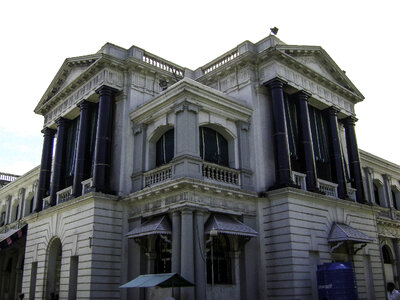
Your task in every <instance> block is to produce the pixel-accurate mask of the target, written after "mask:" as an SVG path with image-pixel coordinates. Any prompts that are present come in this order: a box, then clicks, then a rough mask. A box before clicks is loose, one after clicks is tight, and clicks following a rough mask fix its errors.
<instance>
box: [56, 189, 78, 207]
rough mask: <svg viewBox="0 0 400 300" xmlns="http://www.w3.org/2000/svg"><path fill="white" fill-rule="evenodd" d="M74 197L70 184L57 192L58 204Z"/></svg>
mask: <svg viewBox="0 0 400 300" xmlns="http://www.w3.org/2000/svg"><path fill="white" fill-rule="evenodd" d="M73 197H74V196H73V195H72V186H69V187H67V188H65V189H63V190H61V191H58V192H57V204H60V203H63V202H66V201H68V200H70V199H71V198H73Z"/></svg>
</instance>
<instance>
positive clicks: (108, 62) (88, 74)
mask: <svg viewBox="0 0 400 300" xmlns="http://www.w3.org/2000/svg"><path fill="white" fill-rule="evenodd" d="M77 66H80V67H84V66H87V69H85V70H84V71H83V72H82V73H81V74H80V75H79V76H77V77H76V78H74V79H73V80H72V81H71V82H69V83H68V84H67V85H65V86H63V84H65V82H66V80H67V78H68V75H69V73H70V72H71V70H72V69H73V68H74V67H77ZM105 68H108V69H109V70H115V71H122V70H123V69H124V67H123V62H122V61H120V60H118V59H116V58H113V57H111V56H109V55H105V54H95V55H91V56H87V57H79V58H73V59H66V61H65V62H64V64H63V65H62V67H61V68H60V70H59V71H58V73H57V75H56V76H55V77H54V79H53V81H52V83H51V84H50V86H49V87H48V89H47V91H46V92H45V94H44V95H43V97H42V99H41V100H40V102H39V103H38V105H37V106H36V108H35V110H34V111H35V113H37V114H41V115H46V114H47V113H48V112H49V111H51V110H52V109H53V108H54V107H56V106H57V105H58V104H59V103H60V102H63V101H64V99H65V98H68V97H69V96H71V95H73V94H75V93H76V91H79V90H81V88H82V86H84V85H87V83H88V82H90V80H91V79H93V77H94V76H95V75H96V74H98V72H99V71H101V70H102V69H105ZM61 87H62V88H61Z"/></svg>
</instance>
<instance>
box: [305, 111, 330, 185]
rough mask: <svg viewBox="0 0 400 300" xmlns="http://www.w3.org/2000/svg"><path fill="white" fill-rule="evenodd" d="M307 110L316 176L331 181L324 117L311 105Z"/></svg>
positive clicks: (326, 129)
mask: <svg viewBox="0 0 400 300" xmlns="http://www.w3.org/2000/svg"><path fill="white" fill-rule="evenodd" d="M308 110H309V114H310V127H311V135H312V139H313V148H314V158H315V164H316V168H317V176H318V178H321V179H324V180H327V181H332V172H331V164H330V158H329V144H328V127H327V126H328V124H327V120H326V117H325V115H324V113H323V112H322V111H320V110H318V109H316V108H314V107H312V106H309V107H308Z"/></svg>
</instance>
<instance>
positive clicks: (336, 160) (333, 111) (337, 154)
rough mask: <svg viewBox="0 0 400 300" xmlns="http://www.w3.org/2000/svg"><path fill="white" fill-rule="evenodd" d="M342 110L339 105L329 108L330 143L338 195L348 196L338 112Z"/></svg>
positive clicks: (343, 197) (341, 196) (340, 196)
mask: <svg viewBox="0 0 400 300" xmlns="http://www.w3.org/2000/svg"><path fill="white" fill-rule="evenodd" d="M339 111H340V110H339V109H338V108H337V107H333V106H332V107H330V108H328V109H327V113H328V127H329V133H330V145H331V147H330V148H331V159H332V166H333V170H334V178H335V179H336V183H337V184H338V196H339V198H342V199H345V198H347V189H346V181H345V178H344V170H343V158H342V151H341V148H340V139H339V128H338V119H337V114H338V112H339Z"/></svg>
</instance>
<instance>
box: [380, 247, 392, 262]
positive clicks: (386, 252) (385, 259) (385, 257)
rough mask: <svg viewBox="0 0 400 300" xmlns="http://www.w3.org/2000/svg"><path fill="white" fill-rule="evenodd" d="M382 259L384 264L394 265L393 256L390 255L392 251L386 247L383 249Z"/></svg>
mask: <svg viewBox="0 0 400 300" xmlns="http://www.w3.org/2000/svg"><path fill="white" fill-rule="evenodd" d="M382 257H383V263H384V264H391V263H392V256H391V254H390V249H389V247H388V246H386V245H385V246H383V247H382Z"/></svg>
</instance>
